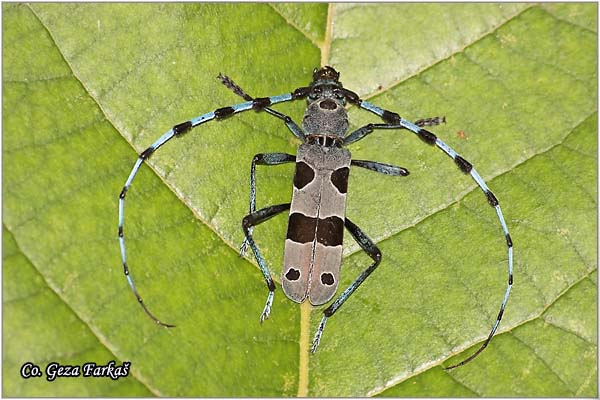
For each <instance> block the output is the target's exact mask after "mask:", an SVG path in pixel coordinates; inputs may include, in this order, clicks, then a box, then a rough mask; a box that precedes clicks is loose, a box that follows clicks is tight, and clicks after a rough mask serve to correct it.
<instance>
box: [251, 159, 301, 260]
mask: <svg viewBox="0 0 600 400" xmlns="http://www.w3.org/2000/svg"><path fill="white" fill-rule="evenodd" d="M295 161H296V156H293V155H291V154H287V153H265V154H256V155H255V156H254V157H253V158H252V165H251V166H250V214H252V213H253V212H254V211H256V165H257V164H258V165H279V164H284V163H290V162H295ZM252 230H253V229H252V227H250V229H249V232H250V234H252ZM247 249H248V239H247V238H245V239H244V241H243V242H242V245H241V246H240V257H243V256H244V254H245V253H246V250H247Z"/></svg>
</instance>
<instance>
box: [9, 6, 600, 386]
mask: <svg viewBox="0 0 600 400" xmlns="http://www.w3.org/2000/svg"><path fill="white" fill-rule="evenodd" d="M596 12H597V6H596V5H595V4H568V5H565V4H544V5H524V4H444V5H436V4H425V5H416V4H415V5H412V4H386V5H356V4H334V5H329V6H326V5H323V4H318V5H312V4H311V5H304V4H297V5H285V4H279V5H273V6H271V5H268V4H40V3H37V4H32V5H24V4H5V5H3V37H4V40H3V51H4V57H5V63H4V70H3V84H4V101H3V126H4V135H3V170H4V175H3V181H4V184H3V200H4V202H3V218H4V219H3V222H4V226H5V232H4V236H5V237H4V242H3V243H4V244H3V249H4V251H3V259H4V265H5V267H4V275H3V278H4V279H3V293H4V294H3V303H4V310H5V313H4V314H3V326H4V328H5V329H4V334H5V336H4V343H3V346H4V352H3V361H4V363H3V378H4V379H3V382H4V384H3V394H4V395H5V396H35V395H46V396H74V395H88V396H95V395H103V396H112V395H118V396H146V395H148V394H150V393H152V394H155V395H162V396H217V397H218V396H229V397H232V396H263V397H264V396H293V395H297V394H301V395H309V396H370V395H376V394H381V395H384V396H441V397H450V396H499V397H508V396H587V397H594V396H597V385H596V382H597V369H596V361H597V360H596V352H597V332H596V325H597V323H596V322H595V321H596V319H595V318H596V312H597V301H596V296H595V293H596V282H597V275H596V266H597V254H596V242H597V233H596V232H597V226H596V215H597V214H596V210H597V186H596V181H597V172H596V163H597V155H596V154H597V153H596V149H597V128H596V127H597V116H596V112H597V93H596V88H597V73H596V71H597V49H596V41H597V26H596V20H595V15H596ZM322 60H324V61H322ZM322 62H323V63H327V64H330V65H333V66H334V67H335V68H336V69H337V70H338V71H340V72H341V80H342V82H343V83H344V85H345V87H347V88H349V89H351V90H354V91H356V92H357V93H358V94H359V95H360V96H361V97H362V98H364V99H368V100H369V101H370V102H373V103H375V104H377V105H379V106H381V107H382V108H385V109H389V110H393V111H396V112H398V113H399V114H401V115H402V116H403V117H405V118H407V119H409V120H417V119H420V118H425V117H432V116H445V117H446V120H447V123H446V124H444V125H441V126H439V127H432V128H431V129H430V130H432V131H434V132H435V133H436V134H437V135H438V136H439V137H440V138H442V139H443V140H444V141H445V142H446V143H448V144H449V145H450V146H451V147H452V148H453V149H455V150H456V151H457V152H458V153H459V154H461V155H463V156H464V157H465V158H466V159H468V160H469V161H470V162H471V163H472V164H473V165H474V166H475V168H477V170H478V171H479V173H480V174H481V176H482V177H483V178H484V179H485V180H486V182H487V183H488V185H489V186H490V187H491V188H492V190H493V191H494V193H495V194H496V196H497V197H498V198H499V200H500V203H501V205H502V209H503V212H504V215H505V217H506V220H507V223H508V226H509V229H510V231H511V236H512V239H513V242H514V243H515V286H514V288H513V292H512V294H511V298H510V300H509V304H508V307H507V309H506V312H505V314H504V318H503V321H502V324H501V325H500V329H499V333H498V337H496V338H495V339H494V340H493V341H492V342H491V343H490V346H488V348H487V349H486V351H485V352H484V353H483V354H482V355H481V356H480V357H478V358H477V359H475V360H474V361H473V362H471V363H470V364H467V365H466V366H464V367H461V368H459V369H457V370H453V371H451V372H445V371H444V370H443V368H442V367H441V366H442V365H451V363H453V362H456V361H460V360H461V359H464V358H465V357H467V356H468V355H469V354H471V353H472V352H473V351H475V349H476V348H477V346H478V345H479V344H480V343H481V341H482V340H483V339H484V338H485V337H486V336H487V333H488V332H489V329H490V328H491V325H492V323H493V321H494V320H495V318H496V315H497V313H498V307H499V305H500V301H501V299H502V295H503V291H504V285H506V279H507V266H506V245H505V239H504V237H503V235H502V232H501V230H500V227H499V224H498V221H497V218H496V215H495V213H494V211H493V209H492V208H491V207H489V205H488V204H487V202H486V200H485V196H483V195H482V194H481V191H480V190H479V189H478V188H477V186H476V184H475V183H474V182H473V181H472V180H470V179H469V178H468V177H466V176H464V175H462V174H461V173H460V172H459V171H458V170H457V168H456V167H455V166H454V165H453V163H452V161H451V160H449V159H448V157H447V156H445V155H444V154H442V153H441V152H440V151H437V150H436V149H435V148H432V147H429V146H427V145H424V144H423V143H422V142H421V141H420V140H418V138H416V137H415V136H414V135H413V134H411V133H409V132H407V131H397V132H394V131H376V132H374V133H373V134H371V135H370V136H369V137H367V138H365V139H364V140H362V141H360V142H358V143H356V144H354V145H352V146H351V147H350V150H351V151H352V153H353V157H354V158H356V159H371V160H377V161H380V162H386V163H392V164H397V165H401V166H403V167H406V168H407V169H408V170H409V171H410V172H411V174H410V175H409V176H408V177H405V178H394V177H386V176H383V175H381V176H380V175H377V174H374V173H373V172H370V171H366V170H353V171H352V175H351V178H350V184H349V196H348V210H347V215H348V217H349V218H350V219H352V220H353V221H354V222H355V223H357V224H358V225H359V226H360V227H361V229H363V231H365V233H367V234H368V235H369V236H370V237H371V238H372V239H373V240H374V241H375V242H376V243H377V245H378V246H379V247H380V248H381V250H382V253H383V254H384V259H383V261H382V263H381V265H380V267H379V268H378V269H377V270H376V271H375V272H374V273H373V275H372V276H371V277H370V278H369V280H367V281H366V282H365V283H364V285H363V286H361V289H360V290H359V291H357V292H356V294H354V295H353V296H352V297H351V299H350V300H349V301H348V302H347V303H345V304H344V307H343V308H342V309H341V310H340V312H339V313H337V314H336V315H335V317H334V318H332V319H330V321H329V322H328V325H327V329H326V330H325V333H324V336H323V339H322V342H321V346H320V348H319V351H318V352H317V353H316V354H315V355H310V356H309V355H308V354H307V350H308V348H309V345H310V340H311V339H312V335H313V333H314V329H316V326H317V324H318V320H319V319H320V317H321V312H320V311H321V309H313V310H312V311H310V308H308V307H305V306H303V307H298V306H297V305H296V304H294V303H292V302H290V301H288V300H287V299H285V296H284V295H283V293H282V292H281V290H277V292H276V296H275V303H274V307H273V311H272V314H271V317H270V318H269V320H267V321H266V322H265V323H263V324H262V325H261V324H259V322H258V317H259V315H260V311H261V310H262V307H263V305H264V301H265V298H266V294H267V290H266V287H265V285H264V281H263V279H262V276H261V274H260V272H259V271H258V269H257V268H256V265H255V262H254V259H253V258H251V257H250V256H249V255H247V257H246V258H240V257H238V255H237V248H238V245H239V244H240V243H241V241H242V239H243V234H242V231H241V228H240V220H241V218H242V216H243V215H244V214H245V213H247V210H248V191H249V190H248V175H249V167H250V160H251V159H252V156H253V155H254V154H256V153H266V152H288V153H294V152H295V148H296V147H297V145H298V141H297V140H296V139H294V138H293V137H292V135H290V133H289V132H288V131H287V129H286V128H285V126H284V125H283V124H282V123H281V121H279V120H277V119H275V118H271V117H269V116H267V115H264V114H263V113H254V112H248V113H244V114H241V115H238V116H235V117H233V118H229V119H227V120H225V121H220V122H211V123H208V124H206V125H203V126H202V127H200V128H197V129H194V130H192V131H191V132H189V133H187V134H186V135H184V136H183V137H181V138H177V139H173V140H172V141H170V142H169V143H167V144H166V145H164V147H161V149H160V151H157V152H156V153H155V154H153V156H152V157H151V158H150V160H149V162H148V163H147V165H144V166H142V168H141V170H140V172H139V174H138V176H137V177H136V179H135V181H134V184H133V186H132V188H131V190H130V191H129V193H128V196H127V203H126V204H127V207H126V220H125V234H126V238H127V251H128V262H129V264H130V265H129V266H130V269H131V273H132V276H133V278H134V280H135V282H136V285H137V287H138V289H139V290H140V292H141V294H142V296H143V297H144V300H145V302H146V304H147V305H148V307H149V308H150V309H151V310H152V311H153V312H154V313H155V314H156V315H157V316H158V317H159V318H160V319H162V320H165V321H167V322H170V323H174V324H176V325H177V327H176V328H174V329H163V328H160V327H157V326H156V325H155V324H153V323H152V322H151V320H149V319H148V318H147V317H146V316H145V315H144V313H143V311H142V310H141V309H140V307H139V305H137V304H136V301H135V298H134V296H133V294H132V293H130V292H131V290H130V289H129V286H128V285H127V282H126V280H125V279H124V277H123V271H122V266H121V265H120V252H119V247H118V241H117V207H118V194H119V192H120V190H121V188H122V186H123V184H124V182H125V180H126V178H127V176H128V174H129V171H130V170H131V167H132V166H133V163H134V161H135V159H136V157H137V155H138V154H140V153H141V152H142V151H143V150H144V149H145V148H147V147H148V146H149V145H150V144H152V143H153V142H154V141H155V140H156V139H157V138H158V137H159V136H160V135H161V134H162V133H164V132H166V131H167V130H168V129H169V128H170V127H171V126H173V125H174V124H176V123H179V122H182V121H186V120H188V119H190V118H193V117H195V116H198V115H201V114H203V113H206V112H209V111H211V110H214V109H216V108H219V107H223V106H227V105H231V104H234V103H238V102H241V101H242V100H241V99H240V98H237V97H236V96H235V94H233V93H232V92H230V91H228V90H227V89H226V88H223V87H222V85H221V84H220V83H219V82H218V80H216V79H215V77H216V75H217V74H218V73H219V72H221V73H224V74H227V75H228V76H230V77H231V78H233V79H234V80H235V81H236V82H237V83H238V84H240V85H241V86H242V87H243V88H244V89H245V90H246V91H247V92H248V93H249V94H250V95H252V96H269V95H276V94H282V93H287V92H290V91H291V90H293V89H295V88H297V87H300V86H305V85H306V84H308V82H309V80H310V77H311V73H312V69H313V68H314V67H315V66H319V65H321V63H322ZM301 103H302V102H298V103H297V104H296V103H291V104H282V105H281V106H277V107H276V108H277V110H279V111H280V112H284V113H286V114H289V115H290V116H292V117H293V118H294V119H295V120H296V121H298V122H299V121H301V118H302V112H303V104H301ZM349 113H350V121H351V129H356V128H358V127H359V126H361V125H362V124H365V123H367V122H379V121H377V119H376V118H375V117H374V116H373V115H369V113H367V112H365V111H361V110H358V109H356V108H351V109H350V112H349ZM292 174H293V165H283V166H278V167H272V168H266V167H259V168H258V178H257V179H258V197H257V205H258V207H259V208H260V207H264V206H266V205H271V204H279V203H285V202H289V198H290V194H291V184H290V183H291V176H292ZM285 225H286V216H285V215H280V216H277V217H275V218H273V219H272V220H270V221H269V222H267V223H265V224H263V225H261V226H259V227H257V228H256V229H255V238H256V239H257V241H258V243H259V245H260V246H261V250H262V251H263V254H264V256H265V258H266V259H267V260H268V263H269V266H270V268H271V270H272V274H273V275H274V276H275V277H276V280H278V279H279V278H278V277H279V274H280V273H281V267H280V266H281V264H282V249H283V238H284V237H285V230H286V227H285ZM346 236H347V237H346V238H345V239H344V240H345V242H344V243H345V254H346V257H345V259H344V264H343V271H342V272H343V273H342V278H341V279H342V285H341V286H344V285H348V284H350V283H351V282H352V281H353V279H354V278H355V277H356V276H358V275H359V274H360V272H361V271H362V270H364V269H365V268H366V267H367V266H368V264H369V262H370V260H369V258H368V257H367V256H365V255H364V254H363V253H361V252H360V251H359V248H358V246H357V245H356V244H355V243H353V242H352V240H351V237H350V235H346ZM15 271H19V272H18V273H17V272H15ZM21 271H22V272H21ZM39 293H41V294H39ZM28 301H31V302H33V304H31V305H29V306H28V305H27V302H28ZM27 307H34V308H35V309H36V312H34V313H32V319H31V320H27V321H25V320H24V319H23V317H24V315H25V314H26V313H27V311H26V310H27V309H28V308H27ZM38 309H39V310H38ZM54 309H56V310H57V312H54ZM7 310H8V311H7ZM43 310H48V311H45V312H44V311H43ZM33 321H35V326H36V328H37V327H39V329H34V330H30V329H28V328H27V326H28V324H31V323H32V322H33ZM26 332H27V334H25V333H26ZM49 332H50V333H49ZM53 337H56V338H57V339H56V340H50V341H49V338H53ZM71 337H72V338H73V339H69V338H71ZM36 343H37V346H34V345H33V344H36ZM19 349H29V351H21V350H19ZM78 349H79V350H78ZM453 356H456V357H454V358H452V357H453ZM110 359H115V360H117V361H118V362H124V361H130V362H131V365H132V371H131V374H130V376H129V377H128V378H121V379H120V380H118V381H116V382H113V381H111V380H110V379H104V380H91V379H84V378H79V379H75V380H68V379H62V380H57V381H55V382H52V383H49V382H42V380H41V379H40V380H37V381H36V380H33V379H29V380H24V379H21V378H20V377H19V375H18V369H19V368H20V366H21V365H22V364H23V363H25V362H27V361H32V362H34V363H39V364H40V365H45V364H47V363H48V362H50V361H57V362H61V363H69V362H71V363H83V362H86V361H94V362H97V363H105V362H107V360H110ZM446 360H448V361H446Z"/></svg>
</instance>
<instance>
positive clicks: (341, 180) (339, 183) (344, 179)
mask: <svg viewBox="0 0 600 400" xmlns="http://www.w3.org/2000/svg"><path fill="white" fill-rule="evenodd" d="M349 174H350V168H348V167H344V168H340V169H336V170H335V171H333V172H332V173H331V183H333V186H335V187H336V189H337V190H338V192H340V193H346V192H347V191H348V175H349Z"/></svg>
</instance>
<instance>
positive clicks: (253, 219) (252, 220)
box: [242, 203, 290, 322]
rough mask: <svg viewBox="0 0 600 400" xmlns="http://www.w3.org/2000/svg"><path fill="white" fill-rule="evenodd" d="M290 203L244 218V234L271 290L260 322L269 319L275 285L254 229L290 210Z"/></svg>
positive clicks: (253, 213)
mask: <svg viewBox="0 0 600 400" xmlns="http://www.w3.org/2000/svg"><path fill="white" fill-rule="evenodd" d="M289 209H290V203H285V204H279V205H276V206H270V207H265V208H263V209H261V210H258V211H254V212H252V213H250V214H248V215H246V216H245V217H244V219H242V228H243V229H244V234H245V235H246V241H247V242H248V245H250V248H251V249H252V252H253V253H254V257H256V261H257V262H258V266H259V267H260V270H261V272H262V273H263V276H264V277H265V281H266V282H267V287H268V288H269V295H268V297H267V302H266V304H265V308H264V309H263V312H262V314H261V315H260V322H263V321H264V320H265V319H267V318H268V317H269V314H270V313H271V305H272V304H273V296H274V295H275V283H273V278H271V273H270V272H269V267H267V263H266V262H265V259H264V258H263V257H262V255H261V254H260V250H259V249H258V246H257V245H256V243H255V242H254V239H253V238H252V230H251V229H252V227H253V226H255V225H258V224H261V223H263V222H265V221H266V220H268V219H270V218H272V217H274V216H275V215H277V214H279V213H281V212H282V211H285V210H289Z"/></svg>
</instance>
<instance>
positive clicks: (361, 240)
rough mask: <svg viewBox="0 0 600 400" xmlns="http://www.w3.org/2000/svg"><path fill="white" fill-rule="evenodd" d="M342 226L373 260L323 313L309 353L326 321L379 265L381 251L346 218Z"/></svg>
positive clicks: (316, 346) (314, 346) (312, 350)
mask: <svg viewBox="0 0 600 400" xmlns="http://www.w3.org/2000/svg"><path fill="white" fill-rule="evenodd" d="M344 225H345V227H346V229H348V231H349V232H350V234H351V235H352V236H353V237H354V240H356V242H357V243H358V244H359V246H360V247H361V248H362V249H363V250H364V251H365V253H367V254H368V255H369V257H371V258H372V259H373V263H372V264H371V265H369V267H367V269H365V270H364V271H363V272H362V273H361V274H360V275H359V276H358V278H356V280H355V281H354V282H352V284H350V286H348V288H347V289H346V290H344V291H343V292H342V294H340V295H339V297H338V298H337V299H335V301H334V302H333V303H332V304H331V305H330V306H329V307H327V308H326V309H325V311H323V318H321V322H320V323H319V327H318V328H317V332H316V333H315V337H314V339H313V343H312V347H311V350H310V351H311V353H314V352H316V351H317V348H318V347H319V343H320V342H321V335H323V330H325V324H326V323H327V319H328V318H329V317H331V316H332V315H333V314H334V313H335V312H336V311H337V310H338V309H339V308H340V307H341V306H342V304H344V302H345V301H346V300H348V298H349V297H350V296H351V295H352V294H353V293H354V291H356V289H358V287H359V286H360V285H361V284H362V283H363V282H364V281H365V280H366V279H367V278H368V277H369V275H371V273H372V272H373V271H374V270H375V268H377V266H378V265H379V263H380V262H381V251H380V250H379V248H378V247H377V246H376V245H375V243H373V241H372V240H371V239H369V237H368V236H367V235H365V234H364V232H363V231H362V230H361V229H360V228H359V227H358V226H356V225H355V224H354V223H353V222H352V221H350V220H349V219H348V218H346V220H345V222H344Z"/></svg>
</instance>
